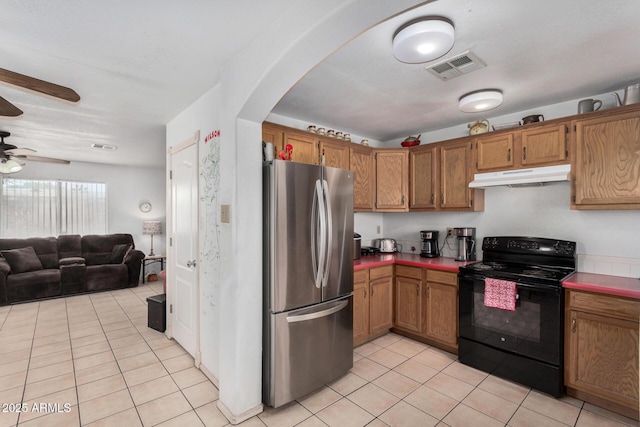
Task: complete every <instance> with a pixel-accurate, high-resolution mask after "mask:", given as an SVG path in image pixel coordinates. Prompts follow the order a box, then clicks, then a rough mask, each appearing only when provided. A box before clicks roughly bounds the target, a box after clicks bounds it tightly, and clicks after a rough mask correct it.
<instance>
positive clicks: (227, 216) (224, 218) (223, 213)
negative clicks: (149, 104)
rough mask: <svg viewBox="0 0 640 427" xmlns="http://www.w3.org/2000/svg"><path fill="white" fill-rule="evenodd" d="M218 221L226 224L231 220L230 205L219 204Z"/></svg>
mask: <svg viewBox="0 0 640 427" xmlns="http://www.w3.org/2000/svg"><path fill="white" fill-rule="evenodd" d="M220 222H222V223H226V224H228V223H229V222H231V206H229V205H220Z"/></svg>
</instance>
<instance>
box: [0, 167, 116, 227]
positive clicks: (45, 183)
mask: <svg viewBox="0 0 640 427" xmlns="http://www.w3.org/2000/svg"><path fill="white" fill-rule="evenodd" d="M0 191H1V193H0V200H1V201H2V203H1V204H0V217H1V220H2V224H1V226H0V235H2V236H3V237H16V238H23V237H37V236H57V235H60V234H105V233H106V231H107V186H106V184H103V183H93V182H73V181H57V180H33V179H15V178H6V177H3V178H2V188H1V190H0Z"/></svg>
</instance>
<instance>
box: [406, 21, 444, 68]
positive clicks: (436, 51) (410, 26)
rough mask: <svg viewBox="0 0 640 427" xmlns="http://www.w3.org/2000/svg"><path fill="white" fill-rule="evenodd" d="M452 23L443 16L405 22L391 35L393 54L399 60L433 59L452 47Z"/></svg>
mask: <svg viewBox="0 0 640 427" xmlns="http://www.w3.org/2000/svg"><path fill="white" fill-rule="evenodd" d="M453 41H454V30H453V24H452V23H451V22H450V21H449V20H448V19H445V18H441V17H426V18H418V19H416V20H413V21H410V22H407V23H406V24H405V25H403V26H402V27H400V28H399V29H398V31H397V32H396V34H395V35H394V36H393V56H395V57H396V59H397V60H398V61H400V62H406V63H409V64H419V63H422V62H429V61H433V60H434V59H436V58H440V57H441V56H442V55H444V54H445V53H447V52H449V51H450V50H451V48H452V47H453Z"/></svg>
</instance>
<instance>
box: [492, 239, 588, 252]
mask: <svg viewBox="0 0 640 427" xmlns="http://www.w3.org/2000/svg"><path fill="white" fill-rule="evenodd" d="M482 250H483V251H489V252H491V251H495V252H507V253H529V254H540V255H551V256H561V257H574V256H575V253H576V243H575V242H569V241H565V240H555V239H545V238H541V237H506V236H504V237H485V238H484V240H483V241H482Z"/></svg>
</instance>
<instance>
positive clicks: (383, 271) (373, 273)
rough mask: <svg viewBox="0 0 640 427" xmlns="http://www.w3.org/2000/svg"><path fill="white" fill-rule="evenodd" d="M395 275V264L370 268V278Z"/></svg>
mask: <svg viewBox="0 0 640 427" xmlns="http://www.w3.org/2000/svg"><path fill="white" fill-rule="evenodd" d="M392 275H393V265H385V266H384V267H376V268H372V269H371V270H369V279H371V280H375V279H378V278H380V277H388V276H392Z"/></svg>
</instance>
